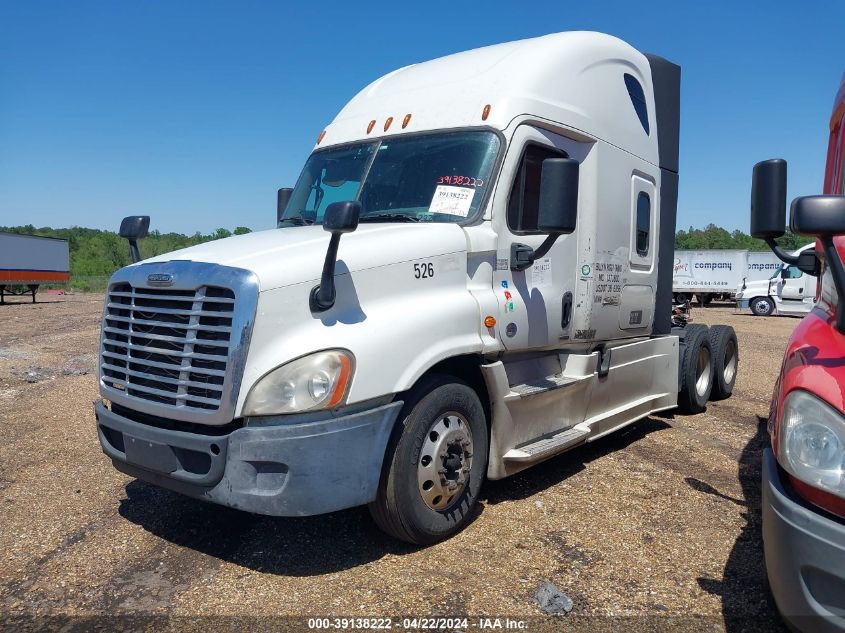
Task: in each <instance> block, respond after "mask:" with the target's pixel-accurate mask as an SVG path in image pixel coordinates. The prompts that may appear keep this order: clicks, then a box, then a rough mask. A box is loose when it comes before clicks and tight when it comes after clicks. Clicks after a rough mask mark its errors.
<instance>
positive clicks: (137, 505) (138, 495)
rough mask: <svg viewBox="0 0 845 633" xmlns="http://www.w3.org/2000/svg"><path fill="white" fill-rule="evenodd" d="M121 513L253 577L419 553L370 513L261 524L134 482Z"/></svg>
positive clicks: (607, 448)
mask: <svg viewBox="0 0 845 633" xmlns="http://www.w3.org/2000/svg"><path fill="white" fill-rule="evenodd" d="M665 428H669V425H668V424H667V423H666V422H663V421H661V420H658V419H655V418H647V419H645V420H642V421H640V422H637V423H636V424H634V425H632V426H631V427H629V428H628V429H625V430H623V431H620V432H618V433H615V434H612V435H610V436H608V437H606V438H603V439H601V440H599V441H597V442H594V443H591V444H589V445H586V446H583V447H580V448H578V449H575V450H573V451H569V452H568V453H566V454H565V455H561V456H560V457H558V458H555V459H552V460H550V461H548V462H545V463H544V464H541V465H539V466H536V467H534V468H532V469H531V470H530V472H527V473H525V474H519V475H516V476H514V477H510V478H508V479H505V480H502V481H490V482H486V484H485V486H484V487H483V488H482V497H481V501H482V502H486V503H490V504H495V503H499V502H501V501H506V500H512V499H523V498H525V497H529V496H531V495H533V494H535V493H537V492H539V491H541V490H544V489H545V488H548V487H550V486H554V485H555V484H557V483H559V482H560V481H563V480H564V479H566V478H567V477H570V476H572V475H574V474H576V473H578V472H580V471H581V470H583V469H584V468H585V466H586V464H588V463H589V462H591V461H593V460H594V459H597V458H599V457H601V456H603V455H606V454H607V453H610V452H613V451H616V450H619V449H621V448H624V447H625V446H628V445H629V444H631V443H633V442H636V441H637V440H639V439H641V438H643V437H645V436H646V435H648V434H649V433H652V432H654V431H658V430H662V429H665ZM483 507H484V504H483V503H481V504H478V505H477V506H476V508H477V509H476V512H477V513H480V512H482V511H483ZM119 512H120V515H121V516H122V517H123V518H125V519H127V520H128V521H131V522H132V523H135V524H136V525H139V526H141V527H142V528H144V529H145V530H147V531H148V532H150V533H152V534H154V535H156V536H158V537H160V538H162V539H164V540H166V541H168V542H170V543H173V544H175V545H179V546H181V547H186V548H189V549H192V550H195V551H198V552H201V553H203V554H207V555H208V556H213V557H215V558H218V559H221V560H225V561H228V562H231V563H235V564H237V565H242V566H244V567H247V568H249V569H253V570H255V571H259V572H263V573H271V574H279V575H287V576H314V575H320V574H327V573H333V572H336V571H340V570H343V569H349V568H352V567H356V566H359V565H364V564H366V563H368V562H371V561H374V560H378V559H379V558H382V557H383V556H385V555H386V554H403V553H408V552H413V551H416V550H417V549H418V548H416V547H414V546H412V545H407V544H403V543H400V542H397V541H395V540H394V539H391V538H390V537H388V536H386V535H384V534H382V533H381V532H380V531H379V530H378V528H376V526H375V524H374V523H373V522H372V519H371V518H370V515H369V512H368V511H367V509H366V508H353V509H350V510H344V511H342V512H335V513H332V514H327V515H322V516H316V517H292V518H289V517H262V516H257V515H253V514H249V513H246V512H240V511H238V510H232V509H229V508H224V507H221V506H215V505H211V504H208V503H204V502H202V501H198V500H196V499H191V498H188V497H184V496H182V495H179V494H176V493H174V492H170V491H168V490H164V489H161V488H157V487H155V486H152V485H150V484H147V483H145V482H142V481H138V480H136V481H132V482H130V483H129V484H128V485H127V486H126V498H125V499H123V500H122V501H121V504H120V508H119Z"/></svg>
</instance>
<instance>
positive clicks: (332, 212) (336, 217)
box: [309, 200, 361, 312]
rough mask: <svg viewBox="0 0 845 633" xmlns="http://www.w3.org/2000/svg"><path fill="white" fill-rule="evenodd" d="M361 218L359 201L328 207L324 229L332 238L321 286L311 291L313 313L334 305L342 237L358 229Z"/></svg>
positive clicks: (337, 203) (310, 302)
mask: <svg viewBox="0 0 845 633" xmlns="http://www.w3.org/2000/svg"><path fill="white" fill-rule="evenodd" d="M360 216H361V203H360V202H358V201H357V200H355V201H348V202H333V203H332V204H330V205H329V206H328V207H326V213H325V215H324V216H323V229H324V230H326V231H328V232H330V233H331V234H332V237H331V239H330V240H329V248H328V250H327V251H326V260H325V261H324V262H323V274H322V276H321V277H320V284H319V285H317V286H314V288H312V289H311V297H310V300H309V304H310V307H311V311H312V312H325V311H326V310H328V309H329V308H331V307H332V306H333V305H334V301H335V287H334V270H335V264H336V263H337V248H338V245H339V244H340V236H341V235H343V234H344V233H351V232H352V231H354V230H355V229H357V228H358V218H359V217H360Z"/></svg>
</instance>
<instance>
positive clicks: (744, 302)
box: [736, 299, 751, 310]
mask: <svg viewBox="0 0 845 633" xmlns="http://www.w3.org/2000/svg"><path fill="white" fill-rule="evenodd" d="M750 305H751V299H737V300H736V307H737V308H738V309H740V310H744V309H745V308H747V307H748V306H750Z"/></svg>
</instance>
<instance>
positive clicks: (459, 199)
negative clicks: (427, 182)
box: [428, 185, 475, 218]
mask: <svg viewBox="0 0 845 633" xmlns="http://www.w3.org/2000/svg"><path fill="white" fill-rule="evenodd" d="M474 195H475V189H470V188H469V187H452V186H449V185H437V189H435V190H434V196H433V197H432V198H431V205H429V207H428V210H429V212H430V213H443V214H445V215H458V216H460V217H462V218H465V217H467V216H468V215H469V207H470V205H471V204H472V197H473V196H474Z"/></svg>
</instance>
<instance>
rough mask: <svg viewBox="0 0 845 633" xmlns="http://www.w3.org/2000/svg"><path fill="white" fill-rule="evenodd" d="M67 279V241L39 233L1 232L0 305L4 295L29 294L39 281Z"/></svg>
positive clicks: (68, 268)
mask: <svg viewBox="0 0 845 633" xmlns="http://www.w3.org/2000/svg"><path fill="white" fill-rule="evenodd" d="M69 279H70V257H69V252H68V242H67V240H62V239H59V238H54V237H42V236H40V235H19V234H17V233H0V304H3V303H5V300H6V294H13V295H20V294H27V293H29V294H32V302H33V303H35V293H36V292H38V287H39V286H40V285H41V284H63V283H67V282H68V280H69Z"/></svg>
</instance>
